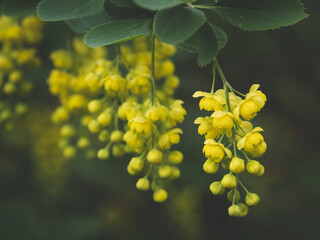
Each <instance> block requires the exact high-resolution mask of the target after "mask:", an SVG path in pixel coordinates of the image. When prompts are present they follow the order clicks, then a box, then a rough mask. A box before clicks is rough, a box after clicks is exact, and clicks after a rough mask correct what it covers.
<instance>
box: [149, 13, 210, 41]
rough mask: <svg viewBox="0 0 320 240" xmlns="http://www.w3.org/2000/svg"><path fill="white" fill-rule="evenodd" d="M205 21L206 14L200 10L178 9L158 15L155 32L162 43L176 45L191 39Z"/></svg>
mask: <svg viewBox="0 0 320 240" xmlns="http://www.w3.org/2000/svg"><path fill="white" fill-rule="evenodd" d="M205 21H206V16H205V14H204V13H203V12H202V11H200V10H198V9H194V8H190V7H176V8H171V9H167V10H162V11H159V12H158V13H157V14H156V16H155V31H156V35H157V37H158V38H159V39H160V40H161V41H163V42H166V43H171V44H176V43H179V42H183V41H184V40H186V39H188V38H190V37H191V36H192V34H193V33H194V32H196V31H197V30H198V29H199V28H200V27H201V26H202V25H203V24H204V23H205Z"/></svg>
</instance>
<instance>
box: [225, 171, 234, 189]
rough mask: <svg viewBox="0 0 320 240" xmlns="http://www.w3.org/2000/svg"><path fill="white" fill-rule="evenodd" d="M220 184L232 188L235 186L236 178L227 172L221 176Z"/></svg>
mask: <svg viewBox="0 0 320 240" xmlns="http://www.w3.org/2000/svg"><path fill="white" fill-rule="evenodd" d="M221 184H222V186H224V187H225V188H234V187H236V186H237V178H236V177H235V176H234V175H233V174H232V173H228V174H226V175H224V176H223V178H222V180H221Z"/></svg>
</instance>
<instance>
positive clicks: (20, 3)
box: [1, 0, 39, 17]
mask: <svg viewBox="0 0 320 240" xmlns="http://www.w3.org/2000/svg"><path fill="white" fill-rule="evenodd" d="M38 2H39V0H3V1H2V5H1V14H3V15H7V16H10V17H23V16H26V15H31V14H34V13H35V12H36V7H37V4H38Z"/></svg>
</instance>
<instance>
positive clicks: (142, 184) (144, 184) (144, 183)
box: [136, 178, 150, 191]
mask: <svg viewBox="0 0 320 240" xmlns="http://www.w3.org/2000/svg"><path fill="white" fill-rule="evenodd" d="M136 187H137V189H139V190H141V191H148V190H149V188H150V183H149V180H148V179H147V178H139V180H138V181H137V183H136Z"/></svg>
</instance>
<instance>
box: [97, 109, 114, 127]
mask: <svg viewBox="0 0 320 240" xmlns="http://www.w3.org/2000/svg"><path fill="white" fill-rule="evenodd" d="M97 120H98V122H99V124H100V125H101V126H104V127H105V126H109V125H110V124H111V121H112V115H111V114H110V113H109V112H103V113H101V114H100V115H99V116H98V118H97Z"/></svg>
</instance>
